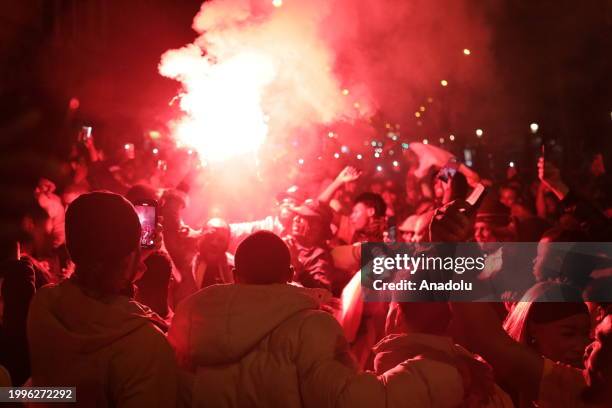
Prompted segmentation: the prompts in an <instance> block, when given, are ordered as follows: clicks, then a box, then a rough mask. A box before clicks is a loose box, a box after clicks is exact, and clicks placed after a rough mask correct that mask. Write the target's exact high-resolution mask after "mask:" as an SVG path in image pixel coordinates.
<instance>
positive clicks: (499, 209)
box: [474, 197, 510, 251]
mask: <svg viewBox="0 0 612 408" xmlns="http://www.w3.org/2000/svg"><path fill="white" fill-rule="evenodd" d="M509 224H510V209H509V208H508V207H506V206H505V205H503V204H502V203H500V202H499V201H498V200H497V198H495V197H486V198H485V199H484V201H483V203H482V205H481V206H480V208H479V209H478V211H477V212H476V221H475V223H474V240H475V241H476V242H478V244H479V245H480V247H481V248H482V249H483V250H485V251H486V250H487V249H489V248H490V247H492V246H494V245H491V244H494V243H497V242H503V241H505V240H506V238H507V235H508V232H507V230H508V226H509Z"/></svg>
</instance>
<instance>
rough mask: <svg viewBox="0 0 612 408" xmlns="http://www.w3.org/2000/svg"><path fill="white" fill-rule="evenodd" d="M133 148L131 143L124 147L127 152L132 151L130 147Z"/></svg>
mask: <svg viewBox="0 0 612 408" xmlns="http://www.w3.org/2000/svg"><path fill="white" fill-rule="evenodd" d="M131 146H132V144H131V143H126V144H124V145H123V148H124V149H125V150H130V147H131Z"/></svg>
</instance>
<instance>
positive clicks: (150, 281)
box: [136, 251, 172, 318]
mask: <svg viewBox="0 0 612 408" xmlns="http://www.w3.org/2000/svg"><path fill="white" fill-rule="evenodd" d="M144 262H145V265H146V267H147V268H146V271H145V272H144V274H143V275H142V277H141V278H140V279H139V280H138V281H136V286H137V287H138V292H137V293H136V299H137V300H138V301H139V302H140V303H142V304H144V305H146V306H149V307H150V308H151V309H152V310H153V311H154V312H155V313H157V314H158V315H160V316H161V317H162V318H166V317H167V316H168V288H169V286H170V279H171V277H172V260H171V259H170V257H169V256H168V254H166V253H164V252H161V251H156V252H154V253H153V254H151V255H150V256H148V257H147V258H146V259H145V261H144Z"/></svg>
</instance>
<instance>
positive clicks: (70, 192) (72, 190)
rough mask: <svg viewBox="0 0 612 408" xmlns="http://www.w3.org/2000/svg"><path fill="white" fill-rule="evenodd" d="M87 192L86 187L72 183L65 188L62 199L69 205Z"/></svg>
mask: <svg viewBox="0 0 612 408" xmlns="http://www.w3.org/2000/svg"><path fill="white" fill-rule="evenodd" d="M85 193H87V190H86V189H85V188H84V187H82V186H80V185H78V184H71V185H69V186H68V187H66V188H65V189H64V192H63V193H62V201H63V202H64V205H65V206H68V205H70V204H71V203H72V202H73V201H74V200H76V199H77V197H78V196H80V195H81V194H85Z"/></svg>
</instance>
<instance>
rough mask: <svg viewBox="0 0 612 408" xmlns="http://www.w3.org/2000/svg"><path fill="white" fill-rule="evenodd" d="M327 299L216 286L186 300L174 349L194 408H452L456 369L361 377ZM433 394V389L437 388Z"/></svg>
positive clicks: (176, 323) (296, 291) (283, 289)
mask: <svg viewBox="0 0 612 408" xmlns="http://www.w3.org/2000/svg"><path fill="white" fill-rule="evenodd" d="M328 296H329V294H328V292H326V291H324V290H321V289H305V288H298V287H294V286H290V285H280V284H278V285H241V284H236V285H214V286H211V287H208V288H206V289H203V290H201V291H200V292H198V293H196V294H194V295H193V296H191V297H189V298H187V299H185V301H183V302H182V303H181V304H180V305H179V307H178V309H177V311H176V314H175V316H174V320H173V322H172V325H171V327H170V332H169V336H168V337H169V340H170V342H171V344H172V346H173V347H174V348H175V350H176V353H177V356H178V359H179V362H180V364H181V365H182V366H183V367H184V368H185V369H186V370H188V371H189V372H190V373H191V377H190V378H191V382H190V383H189V384H188V387H190V388H191V390H192V392H191V396H190V397H188V398H187V404H191V405H192V406H194V407H236V408H238V407H239V408H248V407H279V408H281V407H282V408H292V407H296V408H298V407H312V408H325V407H350V408H359V407H386V408H393V407H407V408H408V407H410V408H420V407H440V408H442V407H448V408H450V407H456V406H458V405H459V404H460V403H461V401H462V398H463V385H462V380H461V376H460V375H459V373H458V371H457V369H456V368H454V367H452V366H451V365H449V364H445V363H440V362H437V361H425V360H422V361H415V362H414V363H413V364H411V365H410V366H407V367H405V368H403V369H401V370H399V369H396V368H393V369H391V370H389V371H387V372H385V373H384V374H382V375H380V376H376V375H374V374H372V373H364V372H359V371H358V370H357V369H356V367H355V365H354V361H353V360H352V358H351V357H350V355H349V354H348V345H347V342H346V339H345V338H344V334H343V332H342V329H341V327H340V325H339V324H338V322H337V321H336V320H335V319H334V318H333V317H332V316H331V315H330V314H328V313H326V312H323V311H320V310H318V309H319V306H320V304H321V303H322V302H324V301H326V299H327V297H328ZM434 387H435V388H434Z"/></svg>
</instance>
